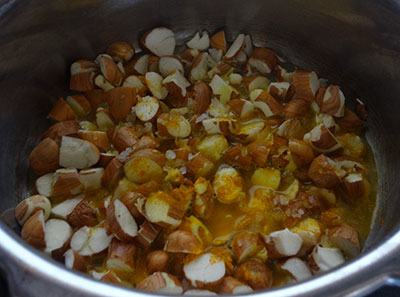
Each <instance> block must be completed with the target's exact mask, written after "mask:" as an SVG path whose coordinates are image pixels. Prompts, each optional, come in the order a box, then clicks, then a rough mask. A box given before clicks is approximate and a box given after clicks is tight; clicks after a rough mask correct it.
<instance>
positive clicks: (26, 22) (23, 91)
mask: <svg viewBox="0 0 400 297" xmlns="http://www.w3.org/2000/svg"><path fill="white" fill-rule="evenodd" d="M157 25H166V26H168V27H170V28H172V29H173V30H174V31H175V32H176V34H177V36H178V40H179V42H180V43H183V40H184V39H185V38H186V37H188V36H191V35H192V34H193V33H194V32H195V31H197V30H199V29H207V30H209V31H210V32H213V31H215V30H216V29H219V28H221V27H225V28H226V30H227V32H228V37H230V38H231V37H234V35H236V34H237V33H238V32H246V33H249V34H251V35H252V36H253V39H254V41H255V43H256V44H257V45H263V46H267V47H270V48H272V49H273V50H274V51H276V52H277V53H278V54H279V55H280V56H282V57H284V58H285V59H287V60H288V61H290V62H292V63H293V64H295V65H298V66H300V67H302V68H305V69H313V70H316V71H317V72H318V73H319V75H320V76H321V77H326V78H328V79H329V80H330V81H332V82H334V83H337V84H339V85H341V86H342V87H343V90H344V92H345V94H346V96H347V98H348V100H347V101H348V103H349V104H350V105H351V104H352V103H354V100H355V98H356V97H359V98H361V99H362V100H363V101H365V103H366V104H367V106H368V107H369V115H370V118H369V121H368V129H367V132H366V136H367V139H368V141H369V143H370V145H371V147H372V150H373V152H374V154H375V158H376V162H377V169H378V172H379V202H378V207H377V212H376V217H375V220H374V224H373V226H372V232H371V234H370V236H369V238H368V240H367V242H366V245H365V247H364V250H363V253H362V255H360V256H359V257H358V258H357V259H355V260H353V261H351V262H349V263H347V264H346V265H343V266H342V267H339V268H337V269H336V270H334V271H332V272H329V273H327V274H325V275H323V276H319V277H315V278H312V279H311V280H309V281H307V282H303V283H300V284H296V285H293V286H288V287H284V288H279V289H274V290H269V291H265V292H256V293H254V294H253V295H259V296H265V297H267V296H308V297H309V296H356V295H362V294H365V293H367V292H370V291H371V290H374V289H375V288H377V287H379V286H381V285H383V284H385V283H387V282H390V281H394V282H395V283H396V278H397V277H399V274H400V260H398V258H399V255H400V231H399V223H400V217H399V213H400V203H399V202H398V199H399V198H400V183H399V180H400V158H399V156H400V84H399V80H400V42H399V40H400V6H399V4H398V1H394V0H393V1H390V0H387V1H383V0H382V1H378V0H359V1H357V0H324V1H312V0H302V1H300V0H297V1H296V0H287V1H286V0H275V1H274V0H270V1H266V0H247V1H239V0H231V1H228V0H226V1H224V0H213V1H209V0H208V1H207V0H191V1H183V0H182V1H179V0H146V1H144V0H136V1H135V0H131V1H124V0H119V1H99V0H86V1H82V0H81V1H79V0H75V1H72V0H70V1H67V0H65V1H62V0H49V1H47V0H40V1H39V0H37V1H23V0H20V1H19V0H10V1H1V6H0V78H1V79H0V137H1V138H0V139H1V145H0V212H3V211H6V210H7V209H9V208H12V207H15V206H16V204H17V203H18V201H20V200H22V199H24V198H26V197H27V196H28V195H29V190H30V188H29V187H28V185H29V183H31V181H32V180H33V178H34V177H33V175H32V173H31V172H30V171H29V168H28V162H27V156H28V155H29V153H30V151H31V150H32V149H33V147H34V145H35V144H36V143H37V142H38V139H39V136H40V135H41V133H42V132H43V131H44V130H45V129H46V127H47V126H48V125H49V122H48V121H47V120H46V119H45V118H46V115H47V113H48V111H49V110H50V107H51V106H52V104H53V103H54V102H55V101H56V99H57V96H62V95H64V94H65V90H67V89H68V75H69V65H70V64H71V62H73V61H74V60H76V59H78V58H82V57H86V58H94V57H95V56H96V54H97V53H99V52H101V51H104V50H105V48H106V45H107V44H109V43H110V42H113V41H117V40H127V41H130V42H132V43H133V44H137V38H138V36H140V34H141V33H143V32H144V31H145V30H146V29H149V28H151V27H154V26H157ZM7 214H10V212H6V213H5V215H3V221H4V222H6V223H4V222H3V223H0V263H1V267H2V269H3V270H4V272H5V274H6V275H7V278H8V282H9V285H10V290H11V293H12V294H13V295H15V296H27V297H33V296H65V297H67V296H74V297H78V296H119V297H124V296H145V295H148V294H145V293H143V292H138V291H132V290H127V289H123V288H118V287H114V286H112V285H108V284H104V283H100V282H97V281H94V280H91V279H89V278H88V277H86V276H84V275H82V274H79V273H73V272H70V271H68V270H66V269H64V268H63V266H62V265H60V264H58V263H56V262H54V261H52V260H49V259H47V258H46V257H44V256H43V255H42V254H41V253H39V252H37V251H35V250H34V249H33V248H31V247H29V246H27V245H26V244H25V243H23V242H22V240H21V239H20V238H19V237H18V235H17V234H16V233H15V232H14V230H13V228H12V227H13V220H12V217H10V216H8V217H7ZM10 218H11V219H10ZM7 225H8V226H7ZM10 226H11V228H10Z"/></svg>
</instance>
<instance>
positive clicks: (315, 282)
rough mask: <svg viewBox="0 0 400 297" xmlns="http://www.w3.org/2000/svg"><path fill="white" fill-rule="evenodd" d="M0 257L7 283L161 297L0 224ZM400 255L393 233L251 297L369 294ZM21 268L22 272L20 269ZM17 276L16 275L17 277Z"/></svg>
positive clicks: (399, 240) (104, 295)
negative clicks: (49, 254)
mask: <svg viewBox="0 0 400 297" xmlns="http://www.w3.org/2000/svg"><path fill="white" fill-rule="evenodd" d="M0 254H3V257H2V259H4V260H5V261H4V262H5V265H6V266H7V268H8V273H7V274H8V276H9V277H10V279H9V280H8V281H9V284H10V286H11V289H12V287H13V285H14V284H15V285H20V283H18V282H17V279H18V277H20V275H18V274H20V273H21V271H24V270H26V271H29V272H30V273H32V274H34V275H35V276H36V277H38V278H39V279H42V280H44V281H50V282H52V285H57V286H62V287H64V288H66V289H68V290H69V291H71V290H72V291H74V292H76V293H79V294H86V295H89V296H99V297H110V296H119V297H128V296H129V297H132V296H148V295H155V296H162V295H160V294H153V293H148V292H144V291H136V290H131V289H128V288H123V287H119V286H116V285H112V284H107V283H104V282H101V281H97V280H95V279H92V278H90V277H89V276H85V275H84V274H82V273H76V272H73V271H71V270H68V269H67V268H65V267H64V266H63V265H61V264H59V263H57V262H55V261H54V260H52V259H46V258H45V257H44V256H43V255H42V254H41V252H40V251H37V250H34V249H33V248H32V247H30V246H28V245H27V244H26V243H25V242H23V241H22V239H20V238H19V237H18V236H17V235H16V234H15V233H14V232H13V231H12V230H11V229H10V228H9V227H7V226H6V225H5V224H4V223H2V222H1V223H0ZM398 254H400V231H396V232H394V233H393V234H391V236H389V237H388V238H387V239H386V240H385V241H384V242H382V243H380V244H379V245H378V246H377V247H375V248H374V249H371V250H370V251H368V252H366V253H365V254H362V255H360V257H358V258H357V259H354V260H353V261H351V262H347V263H346V264H343V265H342V266H340V267H338V268H336V269H334V270H332V271H330V272H328V273H326V274H323V275H321V276H317V277H313V278H311V279H310V280H307V281H304V282H301V283H296V284H293V285H288V286H283V287H279V288H275V289H269V290H266V291H255V292H253V293H251V295H257V296H265V297H267V296H268V297H277V296H314V295H315V296H317V295H318V296H320V295H321V294H322V293H325V294H327V295H328V294H329V295H332V293H333V294H334V296H336V295H337V296H346V295H351V296H356V295H360V294H365V293H368V292H371V291H373V290H375V289H377V288H379V287H380V286H382V285H383V284H384V283H386V282H388V281H389V280H390V279H391V277H392V275H391V273H393V272H396V271H390V270H387V269H385V268H387V267H391V265H390V263H391V262H390V261H391V260H393V259H394V258H395V255H398ZM21 268H22V269H21ZM16 274H17V275H16Z"/></svg>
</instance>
